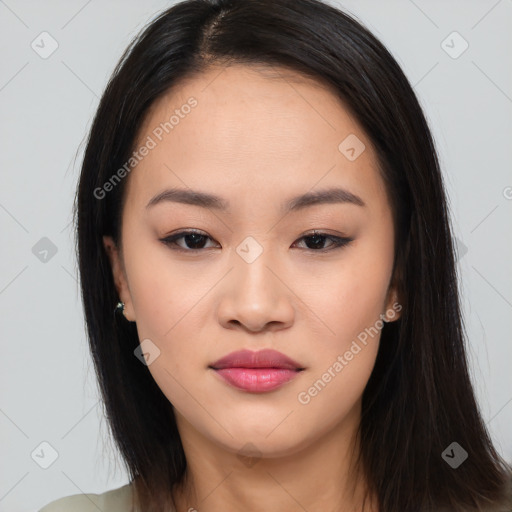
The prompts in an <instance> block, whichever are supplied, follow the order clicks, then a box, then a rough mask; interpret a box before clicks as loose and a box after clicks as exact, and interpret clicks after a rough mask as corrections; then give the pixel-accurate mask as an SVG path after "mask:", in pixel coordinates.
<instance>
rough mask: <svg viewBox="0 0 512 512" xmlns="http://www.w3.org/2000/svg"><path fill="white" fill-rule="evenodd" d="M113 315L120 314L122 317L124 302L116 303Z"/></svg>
mask: <svg viewBox="0 0 512 512" xmlns="http://www.w3.org/2000/svg"><path fill="white" fill-rule="evenodd" d="M114 313H122V314H123V316H124V302H118V303H117V306H116V308H115V309H114Z"/></svg>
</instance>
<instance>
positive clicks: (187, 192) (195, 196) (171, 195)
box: [146, 188, 366, 213]
mask: <svg viewBox="0 0 512 512" xmlns="http://www.w3.org/2000/svg"><path fill="white" fill-rule="evenodd" d="M164 202H175V203H182V204H190V205H194V206H200V207H202V208H211V209H214V210H219V211H227V210H229V202H228V201H226V200H225V199H223V198H222V197H219V196H216V195H213V194H209V193H206V192H200V191H198V190H191V189H183V188H170V189H166V190H164V191H163V192H160V193H159V194H157V195H156V196H154V197H153V198H151V200H150V201H149V203H148V204H147V205H146V209H149V208H151V207H153V206H155V205H157V204H160V203H164ZM332 203H341V204H354V205H357V206H362V207H364V206H366V204H365V202H364V201H363V200H362V199H361V198H360V197H359V196H357V195H356V194H353V193H352V192H349V191H348V190H345V189H343V188H328V189H323V190H317V191H314V192H307V193H305V194H302V195H300V196H297V197H293V198H291V199H289V200H288V201H285V202H284V203H283V204H282V205H281V210H282V212H283V213H286V212H292V211H298V210H302V209H304V208H307V207H309V206H314V205H317V204H332Z"/></svg>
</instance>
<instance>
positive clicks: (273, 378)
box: [209, 349, 305, 393]
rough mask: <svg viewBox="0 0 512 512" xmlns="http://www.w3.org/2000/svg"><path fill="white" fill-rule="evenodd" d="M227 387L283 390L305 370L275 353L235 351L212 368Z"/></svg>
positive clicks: (270, 351)
mask: <svg viewBox="0 0 512 512" xmlns="http://www.w3.org/2000/svg"><path fill="white" fill-rule="evenodd" d="M209 368H210V369H212V370H213V371H214V372H215V373H216V374H217V375H218V376H219V377H221V379H222V380H223V381H224V382H226V383H227V384H229V385H231V386H233V387H235V388H237V389H239V390H242V391H246V392H250V393H262V392H266V391H273V390H275V389H277V388H280V387H281V386H282V385H284V384H285V383H287V382H289V381H290V380H292V379H294V378H295V377H296V376H297V375H298V374H299V373H301V372H302V371H304V370H305V367H304V366H302V365H300V364H299V363H297V362H296V361H294V360H292V359H290V358H289V357H288V356H285V355H284V354H282V353H280V352H277V351H275V350H268V349H267V350H260V351H259V352H252V351H249V350H241V351H238V352H232V353H231V354H228V355H227V356H225V357H223V358H221V359H219V360H218V361H216V362H215V363H213V364H212V365H210V366H209Z"/></svg>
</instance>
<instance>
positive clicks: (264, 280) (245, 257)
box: [233, 236, 279, 301]
mask: <svg viewBox="0 0 512 512" xmlns="http://www.w3.org/2000/svg"><path fill="white" fill-rule="evenodd" d="M233 258H234V265H235V269H234V274H235V279H236V280H237V283H239V285H240V286H239V287H237V290H238V291H241V292H242V293H248V294H251V293H252V294H255V295H256V296H255V299H256V298H257V297H259V296H260V295H261V297H264V296H265V295H267V294H268V296H266V297H265V300H267V301H269V300H272V299H273V298H275V294H276V293H279V292H278V290H277V289H276V285H277V284H278V283H276V276H275V275H274V274H275V273H276V268H277V267H278V264H277V263H278V262H277V257H276V253H275V250H273V249H272V247H271V244H270V243H269V240H268V239H267V240H262V238H260V239H259V240H257V239H256V238H255V237H253V236H248V237H246V238H245V239H244V240H243V241H242V242H241V243H240V244H239V245H238V246H237V247H236V255H235V254H234V255H233ZM271 270H272V271H271ZM277 288H279V286H277ZM262 292H263V293H262Z"/></svg>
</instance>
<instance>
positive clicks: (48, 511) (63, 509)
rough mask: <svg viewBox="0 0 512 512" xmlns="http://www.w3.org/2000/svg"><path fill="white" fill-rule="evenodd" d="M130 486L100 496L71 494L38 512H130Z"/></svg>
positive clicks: (131, 504)
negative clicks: (99, 511)
mask: <svg viewBox="0 0 512 512" xmlns="http://www.w3.org/2000/svg"><path fill="white" fill-rule="evenodd" d="M132 506H133V502H132V486H131V484H126V485H124V486H122V487H118V488H117V489H112V490H110V491H106V492H104V493H102V494H73V495H72V496H66V497H64V498H59V499H58V500H55V501H52V502H51V503H48V504H47V505H45V506H44V507H43V508H42V509H40V510H39V512H71V511H72V512H98V509H99V510H101V511H102V512H131V511H132Z"/></svg>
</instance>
